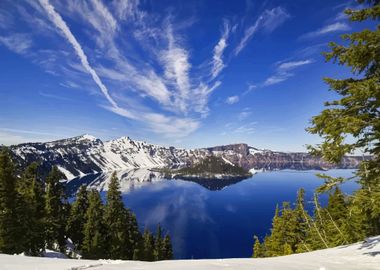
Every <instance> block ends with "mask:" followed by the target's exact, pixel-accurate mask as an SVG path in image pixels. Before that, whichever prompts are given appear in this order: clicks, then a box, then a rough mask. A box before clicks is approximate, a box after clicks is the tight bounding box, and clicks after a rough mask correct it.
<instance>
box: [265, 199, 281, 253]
mask: <svg viewBox="0 0 380 270" xmlns="http://www.w3.org/2000/svg"><path fill="white" fill-rule="evenodd" d="M282 223H283V222H282V219H281V217H280V215H279V207H278V205H277V206H276V211H275V214H274V217H273V220H272V229H271V234H270V236H267V237H265V240H264V246H265V249H266V256H269V257H272V256H280V255H281V254H282V250H283V248H282V239H283V231H282Z"/></svg>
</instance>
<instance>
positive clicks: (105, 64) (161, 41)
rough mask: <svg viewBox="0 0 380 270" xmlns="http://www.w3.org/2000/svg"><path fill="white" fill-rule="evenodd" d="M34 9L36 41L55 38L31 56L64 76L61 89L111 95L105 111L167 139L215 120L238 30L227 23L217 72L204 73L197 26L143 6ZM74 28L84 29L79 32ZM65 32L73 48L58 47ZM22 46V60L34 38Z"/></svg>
mask: <svg viewBox="0 0 380 270" xmlns="http://www.w3.org/2000/svg"><path fill="white" fill-rule="evenodd" d="M27 4H28V5H25V7H22V8H20V9H18V12H19V14H18V15H20V19H23V20H24V21H25V22H27V23H28V27H30V29H31V31H30V36H31V37H33V38H34V37H37V36H38V35H40V36H41V35H42V36H43V37H44V38H46V39H50V40H49V42H48V43H46V44H48V45H47V47H44V48H43V49H41V48H38V47H37V48H36V50H33V52H32V54H30V53H29V52H28V58H29V59H30V60H31V61H32V62H33V63H34V64H37V65H40V66H42V67H43V68H44V69H45V71H46V72H48V73H50V74H52V75H54V76H57V77H60V78H61V79H62V81H61V82H59V83H58V84H60V85H61V86H63V87H66V88H78V89H85V90H86V91H89V92H90V93H91V94H95V95H96V96H98V97H103V96H104V97H105V98H106V100H107V101H108V102H109V104H110V105H107V104H104V103H101V104H99V106H101V107H102V108H106V109H107V110H109V111H112V112H114V113H116V114H118V115H122V116H123V117H127V118H129V119H132V120H135V121H138V122H139V123H140V124H142V125H143V126H146V128H147V129H148V130H149V131H154V132H156V133H159V134H162V135H163V136H178V137H181V136H186V135H188V134H189V133H191V132H193V131H194V130H196V129H197V128H198V127H199V126H200V125H201V121H202V119H203V118H204V117H206V116H207V114H208V111H209V108H208V103H209V97H210V95H211V93H212V92H214V91H215V89H217V88H218V87H219V86H220V85H221V83H222V82H221V81H220V80H219V79H218V76H219V74H220V72H221V71H222V70H223V69H224V68H225V66H226V64H225V63H224V53H225V49H226V47H227V45H228V44H227V40H228V38H229V35H230V33H232V32H233V31H234V30H233V29H235V27H232V28H231V27H230V26H229V25H228V23H227V21H226V22H225V24H224V28H223V31H222V33H221V38H220V40H219V41H218V43H217V45H216V46H215V47H214V50H213V52H212V54H211V55H210V58H209V59H207V61H204V63H208V64H209V63H211V65H208V66H207V70H204V68H203V67H200V66H193V65H192V54H191V52H192V50H191V48H187V46H186V45H187V44H186V39H185V36H183V35H182V33H181V31H182V30H184V29H185V28H186V27H187V26H186V25H188V24H189V22H185V23H183V20H182V21H176V17H175V15H174V14H169V15H167V14H165V15H164V16H162V15H158V14H155V13H154V12H149V13H146V12H144V11H142V10H141V9H140V7H139V1H138V0H130V1H121V0H115V1H112V3H109V2H106V1H101V0H89V1H69V2H60V1H51V2H49V0H39V1H38V2H34V1H32V0H27ZM53 4H54V5H53ZM27 9H29V10H32V11H33V12H34V14H35V15H34V17H36V18H38V20H36V19H34V17H32V16H29V14H28V12H25V11H26V10H27ZM46 15H47V16H46ZM13 16H15V14H13ZM64 18H65V19H64ZM66 18H68V19H67V20H66ZM185 21H186V20H185ZM71 23H73V24H75V25H79V26H80V27H77V28H75V29H74V28H73V29H71V28H70V25H71ZM8 30H9V29H8ZM74 30H75V31H74ZM57 33H59V34H60V35H61V36H62V37H63V38H64V39H65V40H66V41H67V42H59V41H58V42H57V40H56V39H55V38H56V37H57ZM82 38H83V39H82ZM82 40H85V41H86V42H84V41H82ZM6 41H7V40H3V43H5V42H6ZM0 42H2V41H1V40H0ZM8 43H9V42H8ZM14 43H17V45H20V46H19V47H17V46H12V47H13V49H15V50H17V53H20V54H21V53H23V52H26V51H28V50H29V48H30V46H31V45H32V39H30V43H29V44H28V43H24V44H23V46H21V42H14ZM9 46H11V45H9ZM49 46H51V47H49ZM72 49H74V52H75V54H72V53H71V51H72ZM78 59H79V61H78ZM79 62H80V64H79ZM84 74H90V76H88V75H84ZM210 78H211V79H210ZM94 82H95V84H94ZM97 88H99V89H100V91H98V89H97ZM94 90H95V91H94ZM43 95H44V96H46V97H53V95H51V93H45V92H43Z"/></svg>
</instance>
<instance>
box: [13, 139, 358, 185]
mask: <svg viewBox="0 0 380 270" xmlns="http://www.w3.org/2000/svg"><path fill="white" fill-rule="evenodd" d="M9 149H10V151H11V153H12V155H13V158H14V160H15V162H16V164H17V165H18V167H20V168H24V167H26V166H27V165H28V164H30V163H31V162H34V161H36V162H39V163H40V166H41V169H46V170H49V169H50V168H51V166H54V165H55V166H58V168H59V169H60V170H61V171H62V172H63V173H64V174H65V175H66V177H67V178H68V179H72V178H75V177H78V176H82V175H86V174H91V173H99V172H107V171H115V170H124V169H134V168H166V167H170V168H173V167H186V166H191V165H193V164H196V163H198V162H200V161H201V160H203V159H204V158H206V157H209V156H217V157H221V158H222V159H223V160H224V161H225V162H226V163H230V164H233V165H237V166H240V167H243V168H244V169H247V170H249V169H253V168H254V169H301V170H303V169H330V168H356V167H357V166H358V164H359V162H360V161H361V160H362V159H363V158H362V157H355V156H346V157H344V158H343V160H342V162H341V163H340V164H338V165H334V164H329V163H327V162H325V161H323V160H322V159H321V158H318V157H313V156H311V155H310V154H308V153H303V152H279V151H272V150H267V149H258V148H255V147H252V146H249V145H248V144H245V143H236V144H229V145H220V146H213V147H207V148H195V149H184V148H176V147H174V146H160V145H156V144H150V143H147V142H145V141H139V140H133V139H131V138H129V137H127V136H124V137H120V138H117V139H113V140H108V141H104V142H103V141H102V140H100V139H98V138H96V137H94V136H92V135H89V134H83V135H80V136H75V137H71V138H66V139H60V140H55V141H51V142H42V143H41V142H34V143H22V144H18V145H12V146H10V147H9Z"/></svg>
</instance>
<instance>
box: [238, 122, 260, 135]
mask: <svg viewBox="0 0 380 270" xmlns="http://www.w3.org/2000/svg"><path fill="white" fill-rule="evenodd" d="M256 124H257V123H256V122H251V123H248V124H244V125H242V126H239V127H238V128H236V129H235V130H234V131H233V132H234V133H245V134H253V133H255V131H256V128H255V126H256Z"/></svg>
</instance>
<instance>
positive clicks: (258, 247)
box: [252, 235, 265, 258]
mask: <svg viewBox="0 0 380 270" xmlns="http://www.w3.org/2000/svg"><path fill="white" fill-rule="evenodd" d="M253 239H254V244H253V255H252V257H253V258H262V257H265V251H264V249H263V244H261V243H260V240H259V238H258V237H257V236H256V235H254V236H253Z"/></svg>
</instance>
